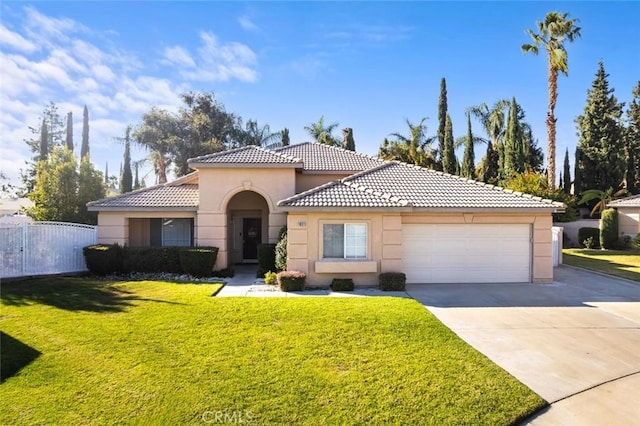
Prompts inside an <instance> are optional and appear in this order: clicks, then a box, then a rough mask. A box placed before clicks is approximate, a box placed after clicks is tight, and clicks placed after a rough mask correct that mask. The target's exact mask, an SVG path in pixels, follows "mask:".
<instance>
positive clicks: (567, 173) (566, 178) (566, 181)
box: [562, 148, 571, 194]
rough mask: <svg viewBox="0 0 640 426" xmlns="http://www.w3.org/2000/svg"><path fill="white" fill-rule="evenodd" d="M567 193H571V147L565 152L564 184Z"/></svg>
mask: <svg viewBox="0 0 640 426" xmlns="http://www.w3.org/2000/svg"><path fill="white" fill-rule="evenodd" d="M562 189H563V190H564V193H565V194H570V193H571V168H570V165H569V148H567V150H566V151H565V152H564V186H563V187H562Z"/></svg>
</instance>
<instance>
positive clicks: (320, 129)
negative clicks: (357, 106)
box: [304, 116, 340, 146]
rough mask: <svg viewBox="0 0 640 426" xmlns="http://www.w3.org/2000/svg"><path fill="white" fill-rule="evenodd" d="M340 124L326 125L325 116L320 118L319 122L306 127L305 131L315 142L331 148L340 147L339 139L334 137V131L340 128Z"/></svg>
mask: <svg viewBox="0 0 640 426" xmlns="http://www.w3.org/2000/svg"><path fill="white" fill-rule="evenodd" d="M338 125H339V124H338V123H331V124H326V125H325V123H324V116H320V118H319V119H318V121H316V122H315V123H310V124H308V125H307V126H304V130H306V132H307V133H308V134H309V136H311V137H312V138H313V140H314V141H315V142H318V143H322V144H325V145H331V146H340V142H339V141H338V139H337V138H336V137H335V136H333V131H334V130H335V129H336V128H337V127H338Z"/></svg>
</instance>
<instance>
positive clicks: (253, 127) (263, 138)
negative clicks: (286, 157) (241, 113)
mask: <svg viewBox="0 0 640 426" xmlns="http://www.w3.org/2000/svg"><path fill="white" fill-rule="evenodd" d="M243 132H244V139H245V140H244V145H257V146H261V147H263V148H277V147H279V146H281V145H282V142H281V136H282V135H281V133H280V132H272V131H271V128H270V127H269V125H268V124H265V125H264V126H259V125H258V122H257V121H256V120H249V121H247V124H246V125H245V129H244V131H243Z"/></svg>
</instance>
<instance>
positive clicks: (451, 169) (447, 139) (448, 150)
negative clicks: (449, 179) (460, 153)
mask: <svg viewBox="0 0 640 426" xmlns="http://www.w3.org/2000/svg"><path fill="white" fill-rule="evenodd" d="M457 162H458V160H457V159H456V151H455V147H454V143H453V123H452V122H451V117H450V116H449V114H447V116H446V119H445V126H444V151H443V152H442V171H443V172H445V173H449V174H452V175H453V174H456V164H457Z"/></svg>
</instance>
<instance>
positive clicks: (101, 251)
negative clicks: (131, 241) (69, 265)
mask: <svg viewBox="0 0 640 426" xmlns="http://www.w3.org/2000/svg"><path fill="white" fill-rule="evenodd" d="M122 251H123V250H122V247H120V246H119V245H117V244H94V245H91V246H86V247H83V248H82V254H83V255H84V261H85V263H86V264H87V269H88V270H89V272H91V273H92V274H95V275H108V274H113V273H116V272H120V271H121V270H122V261H123V253H122Z"/></svg>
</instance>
